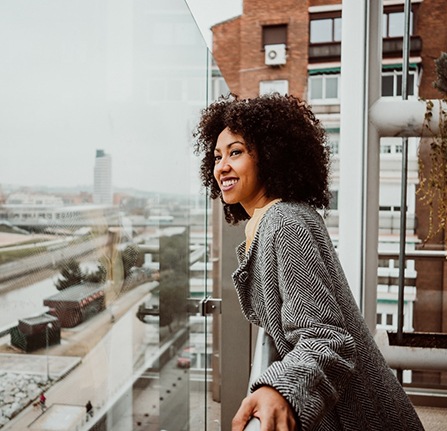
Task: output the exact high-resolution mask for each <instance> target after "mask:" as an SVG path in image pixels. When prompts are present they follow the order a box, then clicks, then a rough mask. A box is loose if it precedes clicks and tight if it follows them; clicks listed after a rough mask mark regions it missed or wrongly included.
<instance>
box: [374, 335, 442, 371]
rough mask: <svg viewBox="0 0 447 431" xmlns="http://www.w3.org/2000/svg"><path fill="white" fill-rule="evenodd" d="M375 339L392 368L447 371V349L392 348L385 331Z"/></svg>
mask: <svg viewBox="0 0 447 431" xmlns="http://www.w3.org/2000/svg"><path fill="white" fill-rule="evenodd" d="M374 339H375V341H376V343H377V345H378V346H379V349H380V351H381V352H382V354H383V356H384V358H385V360H386V362H387V363H388V365H389V366H390V367H391V368H394V369H401V370H434V371H447V349H437V348H430V347H408V346H390V344H389V341H388V334H387V332H386V331H384V330H381V331H377V332H376V335H375V337H374Z"/></svg>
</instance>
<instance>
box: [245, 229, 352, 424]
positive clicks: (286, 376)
mask: <svg viewBox="0 0 447 431" xmlns="http://www.w3.org/2000/svg"><path fill="white" fill-rule="evenodd" d="M320 245H321V244H320ZM265 256H266V259H269V260H270V261H267V260H266V261H265V262H264V263H265V265H266V266H267V265H271V268H268V267H266V268H265V271H264V273H265V280H264V289H265V291H264V297H265V306H266V310H267V313H270V314H272V313H274V314H275V313H276V314H277V313H280V314H281V315H280V323H279V325H280V327H281V328H282V331H283V332H284V335H285V338H286V341H287V342H288V343H289V346H290V352H289V353H287V354H286V355H285V357H284V358H283V359H282V360H281V361H277V362H274V363H273V364H272V365H271V366H270V367H269V368H268V369H267V370H266V371H265V372H264V373H263V374H262V375H261V376H260V378H259V379H257V381H256V382H255V383H254V385H253V387H252V390H255V391H256V390H257V389H258V388H260V387H262V386H265V385H268V386H271V387H273V388H275V389H276V390H277V391H278V392H279V393H280V394H281V395H282V396H283V397H284V398H285V399H286V400H287V402H288V403H289V404H290V405H291V406H292V407H293V409H294V411H295V412H296V414H297V416H298V418H299V420H300V422H301V426H302V429H303V430H306V429H309V428H312V427H313V426H314V425H315V424H316V423H318V422H319V421H320V420H321V418H322V417H323V416H324V415H325V414H327V413H328V412H329V411H330V410H331V409H332V408H333V407H334V405H335V404H336V402H337V401H338V400H339V398H340V394H341V392H342V391H343V389H344V388H345V387H346V385H347V384H348V382H349V377H350V376H351V374H352V373H353V371H354V364H355V357H356V347H355V343H354V340H353V338H352V336H351V335H350V334H349V333H348V331H347V330H346V329H345V327H346V326H345V322H344V318H343V315H342V313H341V310H340V306H339V303H338V300H337V298H336V292H335V287H334V282H333V280H332V279H331V275H330V271H329V270H328V268H326V266H325V262H324V260H323V257H322V254H321V251H320V248H319V244H318V243H317V241H316V240H315V239H314V238H313V237H312V235H311V234H310V232H309V231H308V230H306V229H304V228H302V227H299V226H297V225H295V224H294V225H291V224H285V225H283V228H282V229H281V230H278V231H277V232H276V236H275V241H274V242H273V243H272V244H271V245H270V246H269V250H267V251H266V253H265ZM275 276H276V277H277V281H276V285H278V287H279V292H274V291H269V285H272V280H270V277H275ZM278 294H279V295H280V296H281V301H282V305H281V309H280V310H279V309H273V307H274V306H272V307H270V306H269V302H271V304H277V303H278V302H277V300H275V299H273V298H274V296H275V295H276V296H277V295H278ZM276 318H278V316H276ZM273 319H275V316H272V315H271V316H270V320H271V321H272V320H273ZM269 329H270V330H276V329H278V328H276V329H275V328H269ZM278 330H279V329H278ZM270 335H272V336H273V337H274V338H275V334H270Z"/></svg>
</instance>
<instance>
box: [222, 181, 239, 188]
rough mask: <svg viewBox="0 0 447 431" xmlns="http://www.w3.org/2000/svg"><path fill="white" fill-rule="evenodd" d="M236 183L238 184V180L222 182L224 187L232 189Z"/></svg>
mask: <svg viewBox="0 0 447 431" xmlns="http://www.w3.org/2000/svg"><path fill="white" fill-rule="evenodd" d="M236 183H237V180H225V181H222V185H223V186H224V187H230V186H232V185H233V184H236Z"/></svg>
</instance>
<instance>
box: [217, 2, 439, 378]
mask: <svg viewBox="0 0 447 431" xmlns="http://www.w3.org/2000/svg"><path fill="white" fill-rule="evenodd" d="M383 5H384V10H383V19H382V34H383V46H382V97H387V98H390V99H392V98H401V97H402V69H403V36H404V29H405V25H404V24H405V19H404V18H405V15H404V1H403V0H400V1H399V0H384V1H383ZM342 12H343V11H342V2H341V1H340V0H308V1H299V2H297V1H292V0H283V1H279V0H268V1H267V0H244V2H243V13H242V15H241V16H238V17H236V18H233V19H230V20H228V21H225V22H222V23H219V24H217V25H215V26H214V27H213V28H212V31H213V55H214V58H215V60H216V63H217V65H218V66H219V69H220V70H221V72H222V76H223V78H224V79H225V81H226V82H227V84H228V87H229V89H230V90H231V91H232V92H233V93H236V94H238V95H240V96H241V97H254V96H256V95H258V94H264V93H270V92H279V93H282V94H286V93H287V94H293V95H295V96H297V97H299V98H302V99H305V100H307V101H308V103H309V104H310V105H311V106H312V109H313V111H314V112H315V114H316V115H317V116H318V118H319V119H320V120H321V121H322V123H323V125H324V127H325V128H326V131H327V134H328V140H329V145H330V146H331V150H332V156H333V163H332V170H333V172H332V181H331V188H332V194H333V202H332V208H331V212H330V215H329V218H328V219H327V225H328V228H329V230H330V233H331V235H332V238H333V240H334V243H335V245H337V242H338V204H337V196H338V190H339V156H338V154H339V148H340V146H342V145H343V142H340V81H341V80H340V77H341V73H342V70H341V34H342V32H341V28H342V24H343V16H342V15H343V14H342ZM446 16H447V3H446V2H445V1H444V0H413V1H412V2H411V13H410V52H409V74H408V80H407V94H408V98H409V99H411V98H413V99H417V98H426V99H429V98H430V99H440V98H442V95H441V94H440V93H439V92H438V91H437V90H436V89H435V88H434V86H433V82H434V81H435V80H436V71H435V63H434V60H435V59H437V58H438V57H439V56H440V54H441V53H442V52H443V51H447V29H446V27H445V25H444V22H445V18H446ZM353 37H355V35H353ZM402 145H404V144H403V141H402V138H382V139H381V143H380V153H381V154H380V207H379V267H378V283H377V284H378V287H377V326H378V327H379V328H383V329H388V330H395V329H396V327H397V314H398V311H397V298H398V276H399V268H398V266H399V265H398V263H399V259H398V250H399V232H400V214H401V207H400V206H401V192H400V190H401V165H402V163H401V159H402ZM407 145H408V181H407V208H405V211H406V215H407V216H406V219H407V226H406V248H407V250H417V249H437V250H439V249H443V244H444V238H443V234H442V233H439V234H438V236H436V237H434V238H431V239H430V240H428V241H426V239H427V234H428V229H429V228H428V225H429V214H428V208H427V207H426V206H424V205H423V204H422V203H421V202H420V199H418V197H417V190H418V184H419V176H418V172H419V171H418V170H419V161H420V160H423V161H424V160H427V159H428V157H429V156H428V148H427V147H428V146H427V145H424V142H419V139H418V138H409V139H408V144H407ZM405 266H406V267H405V272H404V274H405V275H404V277H405V294H404V299H405V301H404V330H405V331H408V332H412V331H418V332H445V331H446V330H447V323H446V322H447V304H446V301H443V300H442V295H443V292H444V294H445V292H446V291H447V282H446V274H447V264H446V261H445V259H437V260H427V259H419V260H415V259H407V261H406V265H405ZM407 379H408V380H410V379H411V380H412V381H417V380H418V379H420V380H423V381H424V382H428V381H430V382H432V383H440V382H441V381H442V375H441V373H433V374H432V375H430V374H429V373H424V374H423V375H422V374H421V375H417V373H416V375H413V377H409V376H407Z"/></svg>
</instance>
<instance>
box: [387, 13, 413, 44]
mask: <svg viewBox="0 0 447 431" xmlns="http://www.w3.org/2000/svg"><path fill="white" fill-rule="evenodd" d="M382 25H383V28H382V30H383V37H384V38H385V37H403V35H404V28H405V15H404V12H403V11H390V12H384V14H383V23H382ZM412 34H413V12H410V35H412Z"/></svg>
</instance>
